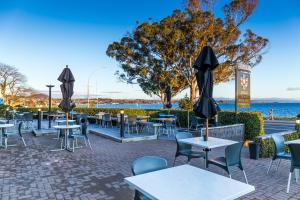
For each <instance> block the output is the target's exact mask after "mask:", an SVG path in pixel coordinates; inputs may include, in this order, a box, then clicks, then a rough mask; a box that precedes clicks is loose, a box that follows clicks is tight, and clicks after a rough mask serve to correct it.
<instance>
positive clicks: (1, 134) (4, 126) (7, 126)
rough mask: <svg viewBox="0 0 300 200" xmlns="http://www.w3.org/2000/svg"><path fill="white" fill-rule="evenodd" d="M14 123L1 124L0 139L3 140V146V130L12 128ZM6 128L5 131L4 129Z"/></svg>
mask: <svg viewBox="0 0 300 200" xmlns="http://www.w3.org/2000/svg"><path fill="white" fill-rule="evenodd" d="M13 126H14V124H0V140H1V144H0V146H1V147H3V139H2V137H3V132H4V131H5V130H6V128H10V127H13ZM3 130H4V131H3Z"/></svg>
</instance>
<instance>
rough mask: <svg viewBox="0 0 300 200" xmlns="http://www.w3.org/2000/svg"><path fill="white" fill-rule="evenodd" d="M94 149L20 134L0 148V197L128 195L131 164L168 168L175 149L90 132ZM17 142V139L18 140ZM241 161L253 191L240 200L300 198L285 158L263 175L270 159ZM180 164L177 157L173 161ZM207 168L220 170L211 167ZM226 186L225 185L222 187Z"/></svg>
mask: <svg viewBox="0 0 300 200" xmlns="http://www.w3.org/2000/svg"><path fill="white" fill-rule="evenodd" d="M89 137H90V140H91V143H92V146H93V151H91V150H90V149H89V148H81V149H76V150H75V153H70V152H67V151H60V152H51V151H50V150H51V149H53V148H55V147H56V142H57V141H56V140H53V139H52V138H53V135H45V136H41V137H34V136H32V134H29V133H28V134H25V140H26V142H27V145H28V146H27V147H26V148H25V147H23V146H22V145H21V143H20V145H18V146H16V147H9V148H8V149H7V150H5V149H0V159H1V166H0V182H1V184H0V199H3V200H5V199H45V200H46V199H104V200H108V199H116V200H123V199H124V200H128V199H132V198H133V191H132V190H131V189H129V187H128V185H127V184H126V183H124V181H123V179H124V178H125V177H127V176H131V175H132V174H131V168H130V167H131V163H132V162H133V161H134V160H135V159H136V158H138V157H140V156H144V155H157V156H161V157H164V158H166V159H167V160H168V165H169V166H170V167H171V165H172V162H173V159H174V154H175V150H176V143H175V141H171V140H152V141H139V142H132V143H123V144H122V143H117V142H114V141H112V140H108V139H105V138H102V137H99V136H96V135H94V134H90V135H89ZM18 142H19V141H18ZM223 152H224V150H223V148H219V149H214V150H213V151H212V152H211V153H210V157H213V156H216V155H220V154H222V153H223ZM242 161H243V164H244V168H245V170H246V173H247V176H248V180H249V184H251V185H254V186H255V189H256V190H255V192H253V193H250V194H249V195H247V196H244V197H243V198H242V199H299V198H300V185H297V184H296V183H295V180H292V184H291V190H290V193H289V194H286V184H287V179H288V171H289V166H290V164H289V162H287V161H282V162H281V165H280V167H279V170H278V171H277V172H275V167H274V168H273V170H272V171H271V172H270V174H269V175H267V174H266V171H267V167H268V164H269V161H270V160H269V159H260V160H250V159H249V158H248V151H247V150H243V156H242ZM184 163H185V158H180V157H179V158H178V159H177V162H176V165H181V164H184ZM191 165H194V166H197V167H201V168H203V166H204V161H203V160H199V159H194V160H192V162H191ZM209 170H211V171H213V172H216V173H218V174H223V175H225V173H224V172H223V171H222V170H221V169H219V168H217V167H214V166H210V168H209ZM232 174H233V178H234V179H237V180H241V181H244V179H243V174H242V173H241V171H239V170H238V169H237V170H234V172H233V173H232ZM224 187H226V186H224Z"/></svg>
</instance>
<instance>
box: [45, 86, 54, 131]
mask: <svg viewBox="0 0 300 200" xmlns="http://www.w3.org/2000/svg"><path fill="white" fill-rule="evenodd" d="M46 87H48V88H49V105H48V120H49V126H48V127H49V128H51V118H50V113H51V104H52V97H51V89H52V88H53V87H54V85H51V84H50V85H46Z"/></svg>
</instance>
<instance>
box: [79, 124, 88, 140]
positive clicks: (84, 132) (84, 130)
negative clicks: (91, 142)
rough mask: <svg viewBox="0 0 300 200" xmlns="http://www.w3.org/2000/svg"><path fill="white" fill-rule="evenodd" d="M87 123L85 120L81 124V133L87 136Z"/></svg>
mask: <svg viewBox="0 0 300 200" xmlns="http://www.w3.org/2000/svg"><path fill="white" fill-rule="evenodd" d="M87 127H88V126H87V123H86V122H84V123H82V124H81V134H82V135H84V136H86V137H87Z"/></svg>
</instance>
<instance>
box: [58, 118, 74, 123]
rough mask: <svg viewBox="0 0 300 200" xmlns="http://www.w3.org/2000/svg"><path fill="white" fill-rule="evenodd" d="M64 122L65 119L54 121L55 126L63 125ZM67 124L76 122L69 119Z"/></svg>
mask: <svg viewBox="0 0 300 200" xmlns="http://www.w3.org/2000/svg"><path fill="white" fill-rule="evenodd" d="M66 121H67V120H65V119H59V120H55V122H56V123H57V124H60V123H65V122H66ZM68 122H69V123H74V122H76V120H74V119H69V120H68Z"/></svg>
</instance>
